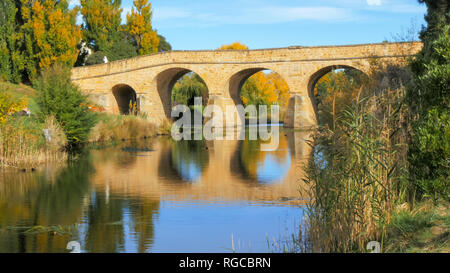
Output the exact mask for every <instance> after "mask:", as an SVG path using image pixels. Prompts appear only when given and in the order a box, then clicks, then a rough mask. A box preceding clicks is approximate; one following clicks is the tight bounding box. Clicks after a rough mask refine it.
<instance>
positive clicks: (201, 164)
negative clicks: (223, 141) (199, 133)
mask: <svg viewBox="0 0 450 273" xmlns="http://www.w3.org/2000/svg"><path fill="white" fill-rule="evenodd" d="M169 145H170V147H169V148H166V149H164V152H163V153H162V154H161V157H160V162H159V166H158V173H159V175H160V176H163V177H166V178H172V179H170V180H167V181H172V182H173V181H177V182H190V183H194V182H197V181H199V180H200V179H201V176H202V173H203V172H204V170H205V169H206V168H207V167H208V164H209V152H208V150H207V147H206V142H205V141H186V140H182V141H171V142H170V143H169ZM173 178H177V179H175V180H174V179H173Z"/></svg>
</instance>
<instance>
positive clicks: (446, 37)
mask: <svg viewBox="0 0 450 273" xmlns="http://www.w3.org/2000/svg"><path fill="white" fill-rule="evenodd" d="M419 2H421V3H425V4H426V5H427V8H428V13H427V15H426V17H425V19H426V21H427V23H428V26H427V28H425V29H424V30H423V31H422V32H421V35H420V37H421V39H422V41H423V43H424V47H423V49H422V51H421V52H420V53H419V54H418V55H417V57H416V58H415V60H413V61H412V62H411V69H412V72H413V84H411V86H409V88H408V103H409V107H410V110H411V112H412V113H413V122H412V129H413V132H412V134H413V136H412V142H411V145H410V151H409V161H410V164H411V167H410V174H411V179H412V181H415V182H416V183H417V185H418V189H419V193H420V194H421V195H425V196H431V197H433V198H434V199H436V198H438V196H439V195H441V196H443V197H444V198H448V193H449V184H450V183H449V182H448V179H449V174H450V166H449V162H450V144H449V139H450V113H449V108H450V107H449V97H450V96H449V91H450V33H449V32H450V3H449V2H448V1H447V0H433V1H432V0H420V1H419Z"/></svg>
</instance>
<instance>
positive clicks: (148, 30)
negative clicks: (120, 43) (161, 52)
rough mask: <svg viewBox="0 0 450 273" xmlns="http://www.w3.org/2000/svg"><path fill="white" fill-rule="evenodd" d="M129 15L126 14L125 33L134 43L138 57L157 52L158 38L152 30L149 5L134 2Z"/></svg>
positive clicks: (146, 0) (142, 0) (139, 0)
mask: <svg viewBox="0 0 450 273" xmlns="http://www.w3.org/2000/svg"><path fill="white" fill-rule="evenodd" d="M133 4H134V7H133V8H132V10H131V13H128V14H127V25H126V28H125V29H126V31H127V32H128V33H129V34H130V35H131V36H132V37H133V39H134V40H135V41H136V45H137V49H138V52H139V55H145V54H150V53H156V52H158V46H159V37H158V34H157V33H156V31H154V30H153V29H152V11H151V3H150V2H148V0H134V1H133Z"/></svg>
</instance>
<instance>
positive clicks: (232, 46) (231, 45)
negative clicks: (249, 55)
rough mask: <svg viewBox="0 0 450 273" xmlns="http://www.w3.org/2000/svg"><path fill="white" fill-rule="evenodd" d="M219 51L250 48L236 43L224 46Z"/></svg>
mask: <svg viewBox="0 0 450 273" xmlns="http://www.w3.org/2000/svg"><path fill="white" fill-rule="evenodd" d="M218 50H248V47H247V46H246V45H244V44H241V43H240V42H235V43H232V44H230V45H223V46H221V47H220V48H218Z"/></svg>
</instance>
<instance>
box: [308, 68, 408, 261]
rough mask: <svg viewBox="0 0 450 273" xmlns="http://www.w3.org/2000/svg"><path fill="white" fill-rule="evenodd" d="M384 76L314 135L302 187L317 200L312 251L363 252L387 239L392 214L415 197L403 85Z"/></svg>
mask: <svg viewBox="0 0 450 273" xmlns="http://www.w3.org/2000/svg"><path fill="white" fill-rule="evenodd" d="M385 71H386V70H385ZM378 76H379V75H371V78H372V79H374V82H372V83H371V84H370V85H369V86H365V87H362V88H361V89H360V90H359V92H358V93H357V96H356V98H354V100H353V102H352V103H351V105H348V106H346V107H344V108H343V109H344V110H342V111H341V112H338V113H335V112H333V113H331V114H332V116H333V120H334V123H333V126H331V127H328V126H324V127H321V128H320V129H319V131H318V132H317V134H316V136H315V140H314V145H315V152H314V156H313V157H312V159H311V160H310V161H309V163H308V165H307V166H306V172H307V176H306V178H305V182H306V184H307V187H305V189H304V191H306V193H307V194H308V195H309V196H310V197H311V203H310V204H309V205H308V207H307V211H308V227H309V231H308V236H307V239H308V244H307V246H308V249H307V251H311V252H353V251H355V252H360V251H364V250H365V247H366V244H367V243H368V242H369V241H379V242H383V241H384V236H385V233H386V226H387V225H388V224H389V221H390V214H391V211H392V209H393V208H394V207H395V204H396V203H398V202H402V201H404V200H406V199H407V197H408V193H410V185H409V183H408V181H407V180H406V177H407V175H406V170H407V160H406V152H407V151H406V143H407V139H406V138H407V135H408V134H407V132H406V131H407V130H408V128H407V126H406V123H405V119H406V118H407V115H406V113H405V111H406V109H405V105H404V104H403V103H402V101H403V97H404V95H405V88H404V87H403V86H402V85H401V84H399V85H396V86H395V88H393V87H394V84H393V81H392V77H390V76H389V75H388V74H386V73H385V74H384V77H381V78H379V77H378ZM386 81H387V82H388V83H387V84H386ZM383 82H384V85H383V84H380V83H383ZM331 108H332V109H335V107H334V106H333V107H331Z"/></svg>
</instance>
